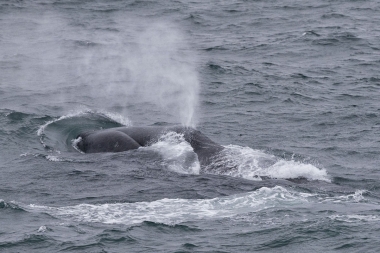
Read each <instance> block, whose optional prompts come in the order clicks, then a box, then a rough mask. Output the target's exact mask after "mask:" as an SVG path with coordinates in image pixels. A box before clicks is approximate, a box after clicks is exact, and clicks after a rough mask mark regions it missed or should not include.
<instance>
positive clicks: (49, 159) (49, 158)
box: [46, 155, 66, 162]
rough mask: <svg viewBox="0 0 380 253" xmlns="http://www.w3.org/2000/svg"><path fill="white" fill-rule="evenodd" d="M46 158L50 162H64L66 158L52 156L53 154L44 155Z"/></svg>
mask: <svg viewBox="0 0 380 253" xmlns="http://www.w3.org/2000/svg"><path fill="white" fill-rule="evenodd" d="M46 159H47V160H48V161H51V162H64V161H66V160H65V159H63V158H60V157H58V156H53V155H47V156H46Z"/></svg>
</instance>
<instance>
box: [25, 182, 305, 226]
mask: <svg viewBox="0 0 380 253" xmlns="http://www.w3.org/2000/svg"><path fill="white" fill-rule="evenodd" d="M309 196H311V194H308V193H298V192H290V191H288V190H286V189H285V188H283V187H281V186H276V187H274V188H266V187H263V188H260V189H258V190H256V191H254V192H249V193H244V194H238V195H232V196H228V197H222V198H213V199H161V200H156V201H152V202H136V203H117V204H99V205H91V204H80V205H75V206H67V207H49V206H40V205H34V204H31V205H27V206H23V208H25V209H26V210H28V211H32V212H42V213H48V214H49V215H52V216H54V217H57V218H60V219H64V220H73V221H76V222H90V223H92V222H99V223H106V224H126V225H131V224H138V223H142V222H145V221H150V222H156V223H163V224H168V225H173V224H178V223H182V222H186V221H194V220H200V219H220V218H225V217H231V216H234V215H237V214H243V213H250V212H257V211H261V210H263V209H268V208H273V207H276V206H286V205H289V206H293V205H296V204H300V205H301V204H303V203H305V202H308V200H307V197H309Z"/></svg>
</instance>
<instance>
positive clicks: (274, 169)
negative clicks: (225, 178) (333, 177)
mask: <svg viewBox="0 0 380 253" xmlns="http://www.w3.org/2000/svg"><path fill="white" fill-rule="evenodd" d="M226 168H227V169H226ZM207 170H209V171H212V172H213V173H215V174H223V175H229V176H233V177H242V178H246V179H250V180H261V177H263V176H265V177H270V178H282V179H287V178H298V177H304V178H306V179H308V180H323V181H327V182H330V179H329V177H328V175H327V172H326V170H325V169H319V168H317V167H315V166H314V165H312V164H307V163H302V162H298V161H294V160H290V161H287V160H284V159H280V158H278V157H275V156H273V155H270V154H266V153H264V152H262V151H260V150H254V149H251V148H249V147H241V146H236V145H228V146H226V147H225V150H223V151H222V152H221V154H220V155H218V156H217V157H216V159H215V162H214V163H213V164H211V165H210V166H209V167H208V168H207V169H206V171H207Z"/></svg>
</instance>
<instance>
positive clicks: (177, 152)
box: [147, 132, 200, 174]
mask: <svg viewBox="0 0 380 253" xmlns="http://www.w3.org/2000/svg"><path fill="white" fill-rule="evenodd" d="M147 149H150V150H154V151H156V152H158V153H160V154H161V155H162V157H163V158H164V161H165V165H166V166H167V167H168V168H169V169H170V170H172V171H175V172H178V173H183V174H199V171H200V164H199V161H198V158H197V155H196V154H195V153H194V152H193V148H192V147H191V146H190V144H189V143H188V142H186V141H185V139H184V137H183V134H178V133H175V132H168V133H166V134H164V135H163V136H161V137H160V139H159V140H158V142H156V143H154V144H153V145H151V146H150V147H147Z"/></svg>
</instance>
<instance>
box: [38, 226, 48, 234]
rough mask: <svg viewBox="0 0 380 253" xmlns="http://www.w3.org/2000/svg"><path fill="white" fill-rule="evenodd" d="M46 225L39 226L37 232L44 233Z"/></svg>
mask: <svg viewBox="0 0 380 253" xmlns="http://www.w3.org/2000/svg"><path fill="white" fill-rule="evenodd" d="M46 229H47V228H46V226H41V227H40V228H39V229H38V230H37V232H38V233H44V232H46Z"/></svg>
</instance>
